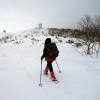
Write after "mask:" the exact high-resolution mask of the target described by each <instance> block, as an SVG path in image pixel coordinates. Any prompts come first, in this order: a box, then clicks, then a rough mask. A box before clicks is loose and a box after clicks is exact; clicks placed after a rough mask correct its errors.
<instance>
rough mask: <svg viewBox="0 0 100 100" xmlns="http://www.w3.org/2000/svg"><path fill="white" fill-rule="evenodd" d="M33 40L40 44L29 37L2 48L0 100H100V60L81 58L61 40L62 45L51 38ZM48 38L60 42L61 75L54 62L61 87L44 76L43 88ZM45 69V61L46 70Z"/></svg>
mask: <svg viewBox="0 0 100 100" xmlns="http://www.w3.org/2000/svg"><path fill="white" fill-rule="evenodd" d="M27 33H28V32H27ZM25 34H26V33H24V35H25ZM33 37H34V38H35V39H36V40H37V39H38V40H39V41H32V40H31V37H30V35H29V37H28V38H24V36H23V37H21V38H17V41H18V39H19V40H22V41H23V43H21V44H15V42H11V43H9V42H8V43H5V44H0V100H33V99H35V100H100V57H98V58H91V57H88V56H86V55H81V54H80V53H78V52H77V51H76V50H75V48H74V47H73V46H72V45H70V44H67V43H66V40H68V39H64V38H60V39H62V41H63V42H62V43H58V42H57V39H56V38H55V37H52V36H49V35H48V34H46V36H45V35H43V34H37V35H36V34H33ZM46 37H51V38H52V41H56V42H57V46H58V48H59V51H60V55H59V57H58V58H57V62H58V65H59V67H60V69H61V71H62V73H59V71H58V68H57V65H56V62H53V68H54V72H55V75H56V77H57V79H58V80H59V83H58V84H55V83H53V82H52V81H51V80H50V76H45V75H42V87H40V86H39V79H40V68H41V60H40V57H41V55H42V50H43V43H44V40H45V38H46ZM33 42H34V43H33ZM45 66H46V62H45V60H43V64H42V67H43V69H44V68H45Z"/></svg>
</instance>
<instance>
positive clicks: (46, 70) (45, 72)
mask: <svg viewBox="0 0 100 100" xmlns="http://www.w3.org/2000/svg"><path fill="white" fill-rule="evenodd" d="M48 69H49V68H48V66H46V68H45V70H44V74H45V75H48Z"/></svg>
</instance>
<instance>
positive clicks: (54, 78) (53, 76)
mask: <svg viewBox="0 0 100 100" xmlns="http://www.w3.org/2000/svg"><path fill="white" fill-rule="evenodd" d="M50 75H51V80H52V81H55V80H56V77H55V74H54V72H51V73H50Z"/></svg>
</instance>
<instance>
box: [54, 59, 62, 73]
mask: <svg viewBox="0 0 100 100" xmlns="http://www.w3.org/2000/svg"><path fill="white" fill-rule="evenodd" d="M55 61H56V60H55ZM56 64H57V67H58V70H59V73H61V70H60V68H59V65H58V63H57V61H56Z"/></svg>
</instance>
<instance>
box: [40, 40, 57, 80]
mask: <svg viewBox="0 0 100 100" xmlns="http://www.w3.org/2000/svg"><path fill="white" fill-rule="evenodd" d="M58 54H59V51H58V48H57V46H56V44H55V43H52V42H51V38H47V39H46V40H45V44H44V49H43V55H42V56H41V60H43V58H45V60H46V61H47V66H46V67H45V70H44V74H45V75H48V70H49V71H50V76H51V79H52V80H56V77H55V74H54V71H53V67H52V62H53V61H54V60H55V59H56V57H57V56H58Z"/></svg>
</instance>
